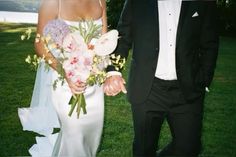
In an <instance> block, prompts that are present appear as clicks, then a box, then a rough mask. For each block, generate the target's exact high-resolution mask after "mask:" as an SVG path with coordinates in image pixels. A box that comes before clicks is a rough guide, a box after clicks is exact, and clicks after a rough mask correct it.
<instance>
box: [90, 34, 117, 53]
mask: <svg viewBox="0 0 236 157" xmlns="http://www.w3.org/2000/svg"><path fill="white" fill-rule="evenodd" d="M117 40H118V31H117V30H111V31H109V32H107V33H105V34H103V35H102V36H101V37H100V38H99V39H98V40H97V42H96V44H95V45H94V52H95V54H96V55H98V56H106V55H109V54H111V53H112V52H113V51H114V50H115V48H116V46H117Z"/></svg>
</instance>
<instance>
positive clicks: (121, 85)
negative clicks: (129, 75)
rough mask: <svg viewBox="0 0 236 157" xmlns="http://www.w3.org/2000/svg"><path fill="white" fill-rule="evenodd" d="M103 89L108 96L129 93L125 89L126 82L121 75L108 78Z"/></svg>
mask: <svg viewBox="0 0 236 157" xmlns="http://www.w3.org/2000/svg"><path fill="white" fill-rule="evenodd" d="M103 88H104V93H105V94H106V95H108V96H115V95H117V94H119V93H120V92H123V93H127V91H126V88H125V80H124V79H123V78H122V76H119V75H114V76H110V77H108V78H107V79H106V81H105V83H104V86H103Z"/></svg>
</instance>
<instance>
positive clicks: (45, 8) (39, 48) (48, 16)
mask: <svg viewBox="0 0 236 157" xmlns="http://www.w3.org/2000/svg"><path fill="white" fill-rule="evenodd" d="M57 14H58V1H57V0H42V2H41V6H40V9H39V13H38V25H37V34H39V35H40V36H42V35H43V28H44V27H45V25H46V24H47V23H48V21H50V20H53V19H56V18H57ZM34 45H35V49H36V53H37V55H38V56H40V57H43V56H44V57H45V60H46V61H49V60H50V61H51V62H52V64H50V66H51V67H52V68H53V69H54V70H56V71H57V70H58V69H57V67H58V64H60V63H59V62H58V61H57V59H56V58H55V57H54V56H53V55H52V53H50V52H46V49H45V48H44V42H43V41H42V40H38V42H35V44H34Z"/></svg>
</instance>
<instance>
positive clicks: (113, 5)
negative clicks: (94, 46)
mask: <svg viewBox="0 0 236 157" xmlns="http://www.w3.org/2000/svg"><path fill="white" fill-rule="evenodd" d="M124 2H125V0H107V17H108V23H109V29H111V28H116V26H117V22H118V20H119V18H120V13H121V10H122V7H123V4H124Z"/></svg>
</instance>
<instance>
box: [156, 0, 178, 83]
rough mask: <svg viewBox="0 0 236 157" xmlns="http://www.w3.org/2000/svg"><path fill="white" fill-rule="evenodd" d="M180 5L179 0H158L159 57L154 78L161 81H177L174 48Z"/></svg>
mask: <svg viewBox="0 0 236 157" xmlns="http://www.w3.org/2000/svg"><path fill="white" fill-rule="evenodd" d="M181 4H182V1H181V0H163V1H161V0H158V13H159V57H158V63H157V68H156V73H155V76H156V77H157V78H160V79H163V80H177V75H176V65H175V64H176V62H175V59H176V58H175V48H176V34H177V27H178V23H179V16H180V10H181Z"/></svg>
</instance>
